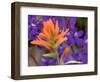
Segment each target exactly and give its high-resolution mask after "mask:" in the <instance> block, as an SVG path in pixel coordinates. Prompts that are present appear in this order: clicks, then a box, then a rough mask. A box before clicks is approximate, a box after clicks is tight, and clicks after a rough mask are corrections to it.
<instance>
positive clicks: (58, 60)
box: [55, 51, 60, 65]
mask: <svg viewBox="0 0 100 82" xmlns="http://www.w3.org/2000/svg"><path fill="white" fill-rule="evenodd" d="M55 53H56V54H57V62H58V64H59V65H60V59H59V55H58V52H57V51H56V52H55Z"/></svg>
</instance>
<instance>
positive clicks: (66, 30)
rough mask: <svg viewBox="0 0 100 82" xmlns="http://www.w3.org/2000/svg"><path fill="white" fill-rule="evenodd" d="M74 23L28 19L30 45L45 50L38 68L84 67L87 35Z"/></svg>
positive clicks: (66, 19) (72, 20)
mask: <svg viewBox="0 0 100 82" xmlns="http://www.w3.org/2000/svg"><path fill="white" fill-rule="evenodd" d="M81 21H82V20H81ZM77 23H78V18H77V17H56V16H33V15H29V16H28V39H29V44H30V45H31V47H34V46H37V47H38V49H39V50H42V51H43V50H44V53H43V54H41V60H40V62H39V63H38V64H37V65H43V66H47V65H63V64H87V60H88V59H87V58H88V54H87V49H88V48H87V47H88V46H87V42H88V41H87V39H88V37H87V32H86V31H85V30H84V29H80V28H81V27H79V26H77ZM85 28H86V27H85ZM45 50H46V51H45Z"/></svg>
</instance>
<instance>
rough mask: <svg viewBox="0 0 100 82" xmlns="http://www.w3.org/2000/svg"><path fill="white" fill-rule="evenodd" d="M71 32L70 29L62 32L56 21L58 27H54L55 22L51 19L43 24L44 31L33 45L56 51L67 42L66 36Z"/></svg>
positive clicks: (32, 42)
mask: <svg viewBox="0 0 100 82" xmlns="http://www.w3.org/2000/svg"><path fill="white" fill-rule="evenodd" d="M68 31H69V29H66V31H64V30H60V29H59V25H58V21H56V25H55V27H54V24H53V21H52V20H51V19H49V20H48V21H46V22H43V30H42V33H40V34H39V35H38V37H37V39H36V40H33V41H31V44H33V45H39V46H44V47H45V48H47V49H48V50H50V51H52V50H55V48H57V47H58V46H59V45H60V44H61V43H63V42H64V41H66V40H67V39H68V38H67V37H65V34H66V33H67V32H68Z"/></svg>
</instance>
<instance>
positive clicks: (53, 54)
mask: <svg viewBox="0 0 100 82" xmlns="http://www.w3.org/2000/svg"><path fill="white" fill-rule="evenodd" d="M43 56H44V57H48V58H55V59H56V58H57V54H56V53H48V54H44V55H43Z"/></svg>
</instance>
